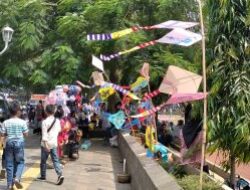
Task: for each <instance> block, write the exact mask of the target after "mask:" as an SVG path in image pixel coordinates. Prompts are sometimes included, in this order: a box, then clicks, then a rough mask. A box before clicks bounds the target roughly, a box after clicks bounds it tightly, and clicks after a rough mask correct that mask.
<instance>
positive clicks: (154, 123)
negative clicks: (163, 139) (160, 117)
mask: <svg viewBox="0 0 250 190" xmlns="http://www.w3.org/2000/svg"><path fill="white" fill-rule="evenodd" d="M148 92H149V93H151V88H150V84H149V82H148ZM150 103H151V106H153V107H154V103H153V101H152V99H150ZM155 116H156V114H153V117H154V118H153V125H154V128H155V141H156V142H158V132H157V123H156V118H155ZM150 127H151V126H150ZM151 132H152V129H151ZM150 135H151V134H150ZM150 139H151V136H150ZM153 143H154V142H153Z"/></svg>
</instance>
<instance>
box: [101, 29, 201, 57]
mask: <svg viewBox="0 0 250 190" xmlns="http://www.w3.org/2000/svg"><path fill="white" fill-rule="evenodd" d="M201 39H202V36H201V35H200V34H196V33H194V32H190V31H188V30H185V29H182V28H175V29H174V30H172V31H171V32H169V33H168V34H166V35H165V36H163V37H162V38H160V39H158V40H153V41H150V42H146V43H142V44H140V45H138V46H135V47H133V48H131V49H128V50H124V51H120V52H118V53H115V54H111V55H100V59H101V60H103V61H111V60H112V59H114V58H118V57H120V56H121V55H123V54H127V53H130V52H133V51H136V50H139V49H143V48H146V47H148V46H153V45H155V44H156V43H163V44H174V45H180V46H186V47H187V46H191V45H193V44H195V43H196V42H198V41H200V40H201Z"/></svg>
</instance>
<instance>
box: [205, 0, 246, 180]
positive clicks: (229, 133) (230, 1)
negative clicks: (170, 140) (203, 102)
mask: <svg viewBox="0 0 250 190" xmlns="http://www.w3.org/2000/svg"><path fill="white" fill-rule="evenodd" d="M249 6H250V2H249V1H248V0H227V1H214V0H208V1H207V9H208V11H207V12H208V18H209V22H208V23H209V48H210V50H209V52H211V53H210V56H211V57H210V59H211V60H212V61H211V63H210V64H209V68H208V74H209V86H210V98H209V113H211V115H210V120H209V139H210V141H211V142H212V146H211V147H210V148H211V150H212V151H215V150H217V149H219V150H222V151H223V152H224V156H225V158H226V159H228V158H231V160H228V163H229V164H230V166H231V168H230V169H231V171H232V179H233V178H234V171H235V170H234V169H235V168H234V162H235V161H236V162H239V163H241V162H244V163H247V162H249V161H250V152H249V149H250V141H249V140H250V103H249V102H250V91H249V89H250V54H249V43H250V38H249V33H250V25H249V23H248V20H247V19H248V16H249V15H248V14H249V12H248V11H249ZM229 161H230V162H229ZM231 183H232V184H233V181H231Z"/></svg>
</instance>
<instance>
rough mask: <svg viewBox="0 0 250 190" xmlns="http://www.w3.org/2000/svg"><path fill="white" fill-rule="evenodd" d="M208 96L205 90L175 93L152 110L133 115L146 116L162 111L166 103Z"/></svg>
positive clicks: (135, 116) (176, 102) (134, 116)
mask: <svg viewBox="0 0 250 190" xmlns="http://www.w3.org/2000/svg"><path fill="white" fill-rule="evenodd" d="M206 96H207V93H206V94H204V93H203V92H199V93H193V94H192V93H186V94H173V95H172V96H171V97H170V98H169V99H168V101H167V102H164V103H163V104H161V105H159V106H157V107H153V108H152V109H150V110H147V111H145V112H143V113H140V114H137V115H133V116H131V117H132V118H141V117H146V116H149V115H152V114H154V113H156V112H158V111H160V110H161V109H162V108H163V107H164V106H166V105H172V104H179V103H184V102H190V101H195V100H201V99H204V98H205V97H206Z"/></svg>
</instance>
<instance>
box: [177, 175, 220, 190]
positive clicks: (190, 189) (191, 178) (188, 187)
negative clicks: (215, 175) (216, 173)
mask: <svg viewBox="0 0 250 190" xmlns="http://www.w3.org/2000/svg"><path fill="white" fill-rule="evenodd" d="M177 181H178V183H179V184H180V186H182V188H183V189H184V190H198V189H199V185H200V176H198V175H188V176H185V177H183V178H181V179H177ZM202 189H203V190H223V189H222V187H221V185H220V184H219V183H216V182H214V181H212V180H211V179H209V178H208V177H207V176H205V175H204V176H203V188H202Z"/></svg>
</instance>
